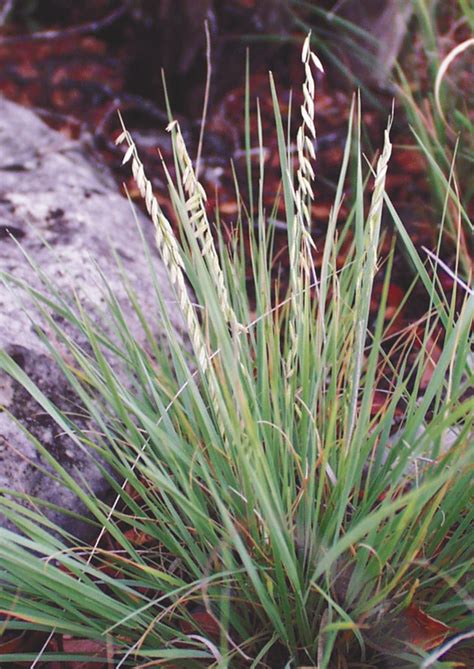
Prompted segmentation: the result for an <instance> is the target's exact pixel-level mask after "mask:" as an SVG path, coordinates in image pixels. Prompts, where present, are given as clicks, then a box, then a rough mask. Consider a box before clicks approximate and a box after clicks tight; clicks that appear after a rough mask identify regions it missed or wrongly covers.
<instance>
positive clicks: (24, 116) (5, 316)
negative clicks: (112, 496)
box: [0, 98, 184, 538]
mask: <svg viewBox="0 0 474 669" xmlns="http://www.w3.org/2000/svg"><path fill="white" fill-rule="evenodd" d="M0 147H1V151H0V270H1V271H2V272H7V273H9V274H10V275H13V276H14V277H15V278H17V279H21V280H23V281H25V282H26V283H27V284H29V285H30V286H32V287H34V288H36V289H41V288H42V285H41V280H40V278H39V276H38V274H37V272H35V270H34V269H33V268H32V267H31V265H30V263H29V262H28V260H27V258H26V257H25V254H24V252H23V251H25V252H26V254H27V255H28V256H29V257H30V258H31V259H32V261H34V263H36V265H37V266H38V267H40V268H41V270H42V271H44V272H45V273H46V274H47V276H48V277H49V278H50V279H51V280H52V282H53V283H54V284H55V286H56V287H57V288H58V289H59V290H60V291H61V292H64V293H65V294H67V295H70V296H71V295H72V294H73V293H74V294H76V295H78V296H79V298H80V301H81V303H82V305H83V307H84V309H85V310H86V312H87V313H88V314H89V316H91V317H92V318H94V315H97V317H100V316H101V314H103V312H104V307H105V300H104V296H103V291H102V289H101V288H100V286H101V280H100V277H99V271H98V268H100V272H102V274H103V275H104V276H106V277H107V281H108V283H109V285H110V287H111V288H112V290H113V291H114V294H115V296H116V297H117V298H118V301H119V303H120V305H121V307H122V309H123V311H124V314H125V316H126V318H127V322H128V324H129V327H130V329H131V332H132V333H133V335H134V337H135V339H136V340H137V341H138V342H139V343H141V344H145V336H144V334H143V332H142V330H141V327H140V324H139V322H138V319H137V317H136V315H135V314H134V312H133V310H132V307H131V306H130V304H129V301H128V299H127V295H126V291H125V288H124V286H123V283H122V279H121V275H120V270H119V268H118V265H117V261H116V259H115V258H114V254H113V251H112V249H114V250H115V252H116V254H117V255H118V257H119V259H120V262H121V264H122V267H123V268H124V270H125V272H126V275H127V277H128V280H129V282H130V284H131V286H132V287H133V289H134V290H135V292H136V294H137V296H138V300H139V303H140V305H141V307H142V309H143V312H144V313H146V314H147V317H148V316H149V317H150V319H151V323H152V326H154V332H155V333H156V336H157V337H159V336H160V326H159V317H158V315H157V313H156V312H157V305H156V301H155V299H154V289H153V284H152V278H151V276H150V273H149V270H148V268H147V263H146V262H144V260H143V258H144V254H143V243H142V241H141V239H140V234H139V231H138V229H137V226H136V224H135V221H134V215H133V213H132V211H131V209H130V204H129V203H128V202H127V200H126V199H125V198H123V197H122V196H121V195H120V194H119V193H118V192H117V188H116V185H115V183H114V182H113V180H112V178H111V176H110V175H109V174H108V173H107V171H106V170H105V169H104V167H102V166H101V167H99V166H98V165H97V164H95V162H94V160H93V158H92V157H88V156H87V151H86V149H85V148H84V146H83V145H81V144H79V143H76V142H71V141H70V140H68V139H66V138H65V137H63V136H62V135H60V134H59V133H57V132H55V131H53V130H51V129H50V128H48V127H47V126H46V125H45V124H44V123H43V122H42V121H41V120H40V119H39V118H38V117H37V116H36V115H35V114H34V113H33V112H31V111H28V110H26V109H24V108H22V107H19V106H18V105H15V104H13V103H11V102H7V101H6V100H4V99H2V98H0ZM136 216H137V218H138V222H139V225H140V226H142V227H143V233H144V236H145V239H147V241H148V242H149V247H150V248H151V249H153V239H152V230H151V225H150V224H149V223H148V221H147V220H146V219H145V217H144V216H142V214H141V213H140V212H139V211H137V212H136ZM17 242H18V243H17ZM44 242H46V243H47V246H46V245H45V243H44ZM20 245H21V247H22V248H20ZM22 249H23V250H22ZM152 252H153V251H152ZM155 270H156V274H157V276H158V279H159V282H160V284H161V286H162V287H163V292H164V294H165V298H168V297H169V299H170V300H173V301H174V299H175V298H174V295H173V292H172V288H171V286H170V284H169V283H168V280H167V277H166V273H165V270H164V267H163V265H162V263H161V261H160V259H159V258H158V257H156V263H155ZM30 314H32V305H31V300H30V302H28V298H26V299H25V292H24V291H22V290H20V289H19V288H12V287H11V286H10V285H6V284H4V283H2V282H1V281H0V350H4V351H6V352H7V353H9V354H10V355H11V356H12V357H13V358H14V360H15V361H16V362H17V364H18V365H19V366H20V367H21V368H22V369H23V370H24V371H25V372H26V373H27V374H28V376H30V377H31V378H32V379H33V381H34V382H35V383H36V384H37V385H38V386H39V388H40V389H41V390H42V391H43V392H44V393H45V395H46V396H47V397H48V398H49V399H51V400H52V401H53V402H54V403H55V404H56V405H57V406H59V407H60V408H61V409H63V410H65V411H68V410H69V411H70V410H71V409H73V408H74V407H76V408H77V400H76V399H75V398H74V394H73V392H72V391H71V389H70V388H69V387H68V385H67V382H66V381H65V379H64V378H63V377H62V375H61V372H60V371H59V370H58V369H57V367H56V366H55V364H54V362H53V361H52V358H51V357H50V355H49V353H48V350H47V348H46V346H45V345H44V344H43V343H42V341H41V340H40V338H39V337H38V335H37V334H36V332H35V329H34V326H33V323H32V320H31V319H30ZM154 315H156V317H154ZM33 317H34V321H35V322H36V323H38V324H39V325H40V326H41V327H42V329H43V330H44V331H45V332H46V333H47V334H48V336H49V331H48V326H47V325H46V323H45V321H44V319H43V320H42V319H41V318H40V317H39V316H38V314H37V313H34V314H33ZM172 323H173V325H174V327H175V328H176V331H177V333H179V335H180V336H183V341H184V335H183V327H182V321H181V319H180V317H179V315H178V313H176V315H175V316H174V317H173V318H172ZM65 328H67V326H65ZM71 333H72V331H71ZM76 336H77V333H76ZM78 343H79V344H83V342H81V341H79V342H78ZM2 405H3V407H4V408H5V409H6V411H1V410H0V494H1V489H2V488H3V489H4V488H9V489H12V488H13V489H15V490H17V491H20V492H23V493H26V494H27V495H32V496H38V497H40V498H42V499H45V500H47V501H49V502H52V503H54V504H60V505H61V506H63V507H66V508H70V509H74V510H76V511H77V510H80V509H79V507H78V501H77V498H76V497H75V496H74V495H73V493H72V492H70V491H67V490H66V489H65V488H64V487H63V486H62V485H61V484H59V483H57V482H55V481H53V480H52V479H51V478H49V477H48V476H47V475H46V474H45V473H44V472H43V471H41V469H38V465H39V466H41V467H45V463H44V462H43V461H42V458H41V457H40V456H39V454H38V452H37V450H36V448H35V446H34V445H33V443H31V441H30V440H29V439H28V438H27V437H26V435H25V434H24V432H23V431H22V430H21V428H20V427H19V426H18V425H17V424H16V423H15V422H14V421H13V420H12V418H11V417H10V416H9V415H8V412H11V413H12V414H13V415H15V416H16V417H17V418H18V419H19V421H20V422H21V424H22V425H24V426H25V427H26V428H27V429H28V430H29V431H30V432H31V434H33V435H34V437H36V438H37V439H38V440H39V441H40V442H41V443H42V444H43V445H44V446H45V447H46V448H47V449H48V451H49V452H50V453H51V454H52V455H54V456H55V457H56V459H57V460H58V461H59V462H60V463H61V464H62V465H63V466H64V467H65V468H66V469H67V471H68V472H70V473H71V474H72V475H73V476H74V477H75V478H76V480H79V479H78V477H81V476H82V477H83V478H84V479H85V480H86V481H87V484H88V486H89V487H90V488H91V489H92V490H93V491H94V492H95V493H96V494H98V495H105V494H106V492H107V485H106V482H105V481H104V479H103V477H102V476H101V474H100V472H99V470H98V468H97V467H96V466H95V465H93V463H92V462H91V460H90V458H89V456H88V454H87V453H85V452H83V451H81V450H80V449H78V447H77V446H76V445H75V444H74V442H73V441H72V440H71V439H70V438H69V437H67V436H65V435H63V434H61V430H60V428H59V427H58V425H56V424H55V423H54V421H53V420H52V419H51V418H50V417H48V416H47V414H46V413H45V412H44V410H42V409H41V407H40V406H39V405H38V404H37V403H36V402H35V401H34V400H33V399H32V398H31V396H30V395H29V394H28V392H27V391H26V390H25V389H24V388H23V387H21V386H20V385H19V384H18V383H17V382H14V381H13V380H12V379H11V378H10V377H9V376H8V375H7V374H6V373H5V372H3V371H2V370H1V369H0V407H1V406H2ZM46 469H48V467H46ZM49 515H50V517H53V519H54V520H55V521H56V522H60V523H61V525H62V526H63V527H65V528H66V529H68V530H69V531H72V532H73V533H75V534H76V535H80V536H83V537H84V538H86V535H87V526H86V525H84V524H82V523H78V522H77V521H74V520H73V519H71V518H69V517H66V516H64V515H60V514H59V513H56V512H51V513H50V514H49ZM2 525H3V526H8V527H11V525H10V524H9V521H8V520H7V519H6V518H5V517H4V516H2V515H1V514H0V526H2Z"/></svg>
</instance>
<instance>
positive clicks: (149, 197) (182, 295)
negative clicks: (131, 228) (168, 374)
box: [116, 117, 209, 371]
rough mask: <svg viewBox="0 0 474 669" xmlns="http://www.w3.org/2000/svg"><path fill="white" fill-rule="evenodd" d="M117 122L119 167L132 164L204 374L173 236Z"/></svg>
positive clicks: (204, 354)
mask: <svg viewBox="0 0 474 669" xmlns="http://www.w3.org/2000/svg"><path fill="white" fill-rule="evenodd" d="M120 120H121V122H122V126H123V132H122V133H121V134H120V135H119V137H118V138H117V140H116V143H117V144H121V143H122V142H124V141H126V142H127V144H128V149H127V151H126V153H125V156H124V159H123V161H122V164H125V163H126V162H128V161H129V160H131V161H132V173H133V177H134V179H135V181H136V183H137V186H138V189H139V191H140V195H141V196H142V198H143V199H144V201H145V205H146V209H147V211H148V213H149V215H150V218H151V220H152V223H153V225H154V227H155V241H156V246H157V248H158V251H159V252H160V254H161V256H162V258H163V262H164V264H165V266H166V269H167V270H168V274H169V277H170V280H171V283H172V284H173V286H174V288H175V291H176V295H177V298H178V302H179V305H180V307H181V310H182V313H183V316H184V318H185V321H186V325H187V327H188V329H189V336H190V339H191V343H192V345H193V348H194V350H195V353H196V356H197V359H198V361H199V365H200V366H201V369H202V371H206V369H207V368H208V366H209V360H208V354H207V350H206V346H205V344H204V339H203V335H202V330H201V327H200V325H199V322H198V319H197V317H196V313H195V310H194V307H193V305H192V302H191V300H190V298H189V294H188V291H187V288H186V282H185V279H184V271H183V270H184V262H183V259H182V257H181V251H180V249H179V246H178V243H177V241H176V238H175V236H174V233H173V229H172V227H171V225H170V222H169V221H168V219H167V218H166V216H164V214H163V212H162V211H161V209H160V206H159V204H158V202H157V200H156V198H155V196H154V195H153V187H152V185H151V182H150V180H149V179H148V178H147V176H146V174H145V168H144V166H143V163H142V162H141V160H140V157H139V155H138V151H137V147H136V145H135V143H134V141H133V139H132V137H131V135H130V133H129V132H128V131H127V130H126V128H125V126H124V125H123V120H122V118H121V117H120Z"/></svg>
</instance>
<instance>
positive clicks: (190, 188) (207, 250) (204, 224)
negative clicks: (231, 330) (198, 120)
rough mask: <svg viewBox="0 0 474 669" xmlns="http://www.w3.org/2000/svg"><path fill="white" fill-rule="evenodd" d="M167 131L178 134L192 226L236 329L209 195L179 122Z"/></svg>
mask: <svg viewBox="0 0 474 669" xmlns="http://www.w3.org/2000/svg"><path fill="white" fill-rule="evenodd" d="M167 130H168V132H174V139H175V143H176V155H177V157H178V161H179V164H180V168H181V181H182V184H183V188H184V191H185V193H186V195H187V200H186V210H187V213H188V217H189V223H190V225H191V226H192V228H193V230H194V233H195V237H196V240H197V242H198V244H199V247H200V249H201V253H202V256H203V258H204V259H205V262H206V265H207V267H208V268H209V271H210V273H211V275H212V276H213V277H214V281H215V285H216V290H217V294H218V296H219V299H220V302H221V305H222V310H223V313H224V315H225V317H226V319H227V321H228V322H229V323H230V324H232V325H234V326H236V325H238V323H237V317H236V315H235V312H234V310H233V309H232V307H231V306H230V302H229V295H228V291H227V288H226V285H225V280H224V274H223V272H222V269H221V266H220V263H219V258H218V256H217V251H216V247H215V244H214V239H213V237H212V232H211V226H210V224H209V219H208V216H207V212H206V201H207V195H206V192H205V190H204V188H203V186H202V184H201V183H200V182H199V180H198V178H197V177H196V173H195V171H194V167H193V163H192V160H191V157H190V155H189V153H188V150H187V148H186V143H185V141H184V137H183V134H182V132H181V128H180V125H179V123H178V121H176V120H175V121H171V123H169V125H168V127H167Z"/></svg>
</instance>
